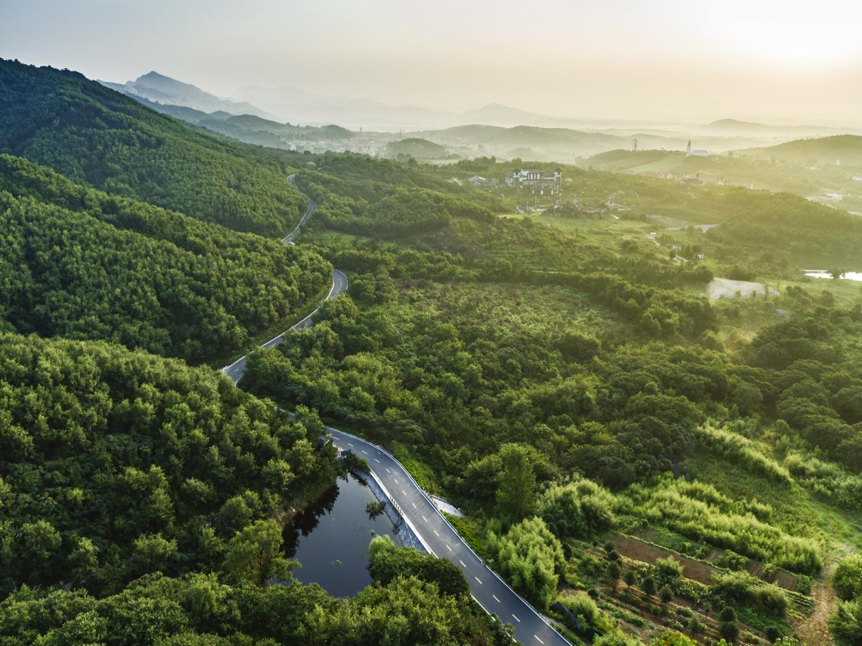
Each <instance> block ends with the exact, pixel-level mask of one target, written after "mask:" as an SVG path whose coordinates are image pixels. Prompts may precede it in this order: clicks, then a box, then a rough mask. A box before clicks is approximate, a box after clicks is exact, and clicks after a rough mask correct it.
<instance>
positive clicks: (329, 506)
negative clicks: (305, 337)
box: [284, 475, 401, 597]
mask: <svg viewBox="0 0 862 646" xmlns="http://www.w3.org/2000/svg"><path fill="white" fill-rule="evenodd" d="M375 500H376V498H375V497H374V494H373V493H371V490H370V489H369V488H368V487H367V486H365V485H364V484H363V483H362V482H360V481H359V480H358V479H357V478H356V477H354V476H353V475H348V476H347V477H346V478H339V479H338V481H337V482H336V484H335V485H334V486H333V487H332V488H330V489H329V490H328V491H327V492H326V493H325V494H324V495H323V496H321V497H320V499H319V500H318V501H317V502H316V503H315V504H314V505H313V506H311V507H309V508H308V509H306V510H305V511H303V512H302V513H300V514H297V516H296V517H295V518H294V519H293V521H292V522H291V523H290V524H288V525H287V526H286V527H285V529H284V545H285V552H286V555H287V556H288V557H289V558H296V559H297V560H299V562H300V563H302V567H301V568H298V569H296V570H294V571H293V575H294V576H295V577H296V578H297V579H299V580H300V581H302V582H303V583H319V584H320V585H321V587H323V589H324V590H326V591H327V592H329V594H331V595H333V596H336V597H349V596H353V595H355V594H356V593H357V592H359V591H360V590H362V589H363V588H364V587H365V586H367V585H368V584H370V583H371V576H370V575H369V574H368V556H367V551H368V543H369V542H370V541H371V539H372V538H373V537H374V536H376V535H378V534H388V535H389V536H391V537H392V540H393V541H395V543H396V544H398V545H400V544H401V542H400V541H399V540H398V535H397V534H396V532H395V528H394V527H393V526H392V523H391V522H390V520H389V518H388V517H387V516H386V515H385V514H382V515H380V516H378V517H377V518H374V519H371V518H369V515H368V513H367V512H366V511H365V508H366V506H367V505H368V503H369V502H373V501H375Z"/></svg>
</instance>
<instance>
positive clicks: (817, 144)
mask: <svg viewBox="0 0 862 646" xmlns="http://www.w3.org/2000/svg"><path fill="white" fill-rule="evenodd" d="M739 152H740V154H743V155H748V156H753V157H764V158H773V157H774V158H775V159H780V160H783V161H788V162H794V163H797V164H808V165H811V164H836V163H837V162H840V164H839V165H841V166H862V137H860V136H856V135H837V136H834V137H821V138H819V139H800V140H798V141H790V142H787V143H784V144H779V145H777V146H770V147H768V148H755V149H752V150H742V151H739Z"/></svg>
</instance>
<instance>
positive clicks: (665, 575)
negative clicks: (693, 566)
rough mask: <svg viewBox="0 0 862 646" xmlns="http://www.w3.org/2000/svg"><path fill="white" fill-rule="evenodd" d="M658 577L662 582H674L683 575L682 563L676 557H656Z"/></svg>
mask: <svg viewBox="0 0 862 646" xmlns="http://www.w3.org/2000/svg"><path fill="white" fill-rule="evenodd" d="M655 567H656V578H657V579H658V580H659V581H661V582H662V583H672V582H673V581H676V580H677V579H679V578H680V577H681V576H682V564H681V563H680V562H679V561H677V560H676V559H675V558H674V557H672V556H669V557H668V558H666V559H656V562H655Z"/></svg>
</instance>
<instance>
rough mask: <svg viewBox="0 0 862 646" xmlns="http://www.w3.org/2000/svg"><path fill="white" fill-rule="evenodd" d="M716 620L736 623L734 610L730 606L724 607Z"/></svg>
mask: <svg viewBox="0 0 862 646" xmlns="http://www.w3.org/2000/svg"><path fill="white" fill-rule="evenodd" d="M718 618H719V619H720V620H721V621H736V610H734V609H733V607H731V606H725V607H724V608H722V610H721V612H720V613H718Z"/></svg>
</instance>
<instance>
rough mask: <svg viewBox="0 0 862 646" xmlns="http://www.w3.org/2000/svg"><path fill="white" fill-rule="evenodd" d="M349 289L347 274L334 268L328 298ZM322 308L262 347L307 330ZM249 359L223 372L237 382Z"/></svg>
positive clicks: (272, 344)
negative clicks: (292, 332) (292, 333)
mask: <svg viewBox="0 0 862 646" xmlns="http://www.w3.org/2000/svg"><path fill="white" fill-rule="evenodd" d="M346 291H347V276H345V275H344V274H343V273H342V272H340V271H338V270H337V269H333V270H332V287H331V288H330V289H329V294H327V295H326V298H327V300H328V299H330V298H335V297H336V296H338V295H339V294H343V293H344V292H346ZM318 310H320V308H319V307H318V308H317V309H315V310H314V311H313V312H312V313H311V314H309V315H308V316H306V317H305V318H304V319H302V320H301V321H300V322H299V323H297V324H296V325H294V326H293V327H292V328H290V329H289V330H287V331H285V332H282V333H281V334H279V335H278V336H275V337H273V338H271V339H270V340H269V341H267V342H266V343H264V344H263V345H261V346H260V347H261V348H276V347H278V346H280V345H281V344H282V343H284V339H285V336H286V335H287V334H289V333H290V332H291V331H294V332H302V331H303V330H307V329H308V328H310V327H311V325H312V324H313V323H314V315H315V314H317V312H318ZM246 359H248V355H247V354H246V355H243V356H241V357H240V358H239V359H237V360H236V361H234V362H233V363H232V364H230V365H229V366H225V367H224V368H222V369H221V371H222V372H223V373H225V374H226V375H227V376H228V377H230V378H231V380H232V381H233V383H237V382H238V381H239V380H240V379H242V376H243V375H244V374H245V362H246Z"/></svg>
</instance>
